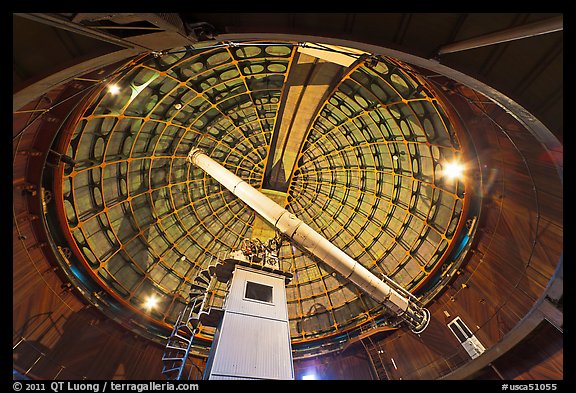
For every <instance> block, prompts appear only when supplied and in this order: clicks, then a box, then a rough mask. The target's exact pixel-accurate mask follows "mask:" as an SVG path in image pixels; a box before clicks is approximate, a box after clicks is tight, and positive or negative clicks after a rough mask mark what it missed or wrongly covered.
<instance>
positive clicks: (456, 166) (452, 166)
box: [443, 162, 464, 179]
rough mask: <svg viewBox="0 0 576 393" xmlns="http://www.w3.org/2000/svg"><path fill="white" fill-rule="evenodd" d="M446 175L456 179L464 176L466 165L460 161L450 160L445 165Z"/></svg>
mask: <svg viewBox="0 0 576 393" xmlns="http://www.w3.org/2000/svg"><path fill="white" fill-rule="evenodd" d="M443 172H444V176H446V177H447V178H449V179H455V178H459V177H461V176H462V173H463V172H464V166H463V165H462V164H460V163H458V162H449V163H447V164H445V165H444V171H443Z"/></svg>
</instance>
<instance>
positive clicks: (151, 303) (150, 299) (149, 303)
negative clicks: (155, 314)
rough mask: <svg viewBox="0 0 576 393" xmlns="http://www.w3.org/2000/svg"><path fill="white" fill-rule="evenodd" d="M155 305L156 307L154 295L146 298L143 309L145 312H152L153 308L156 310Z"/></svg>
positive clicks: (156, 300)
mask: <svg viewBox="0 0 576 393" xmlns="http://www.w3.org/2000/svg"><path fill="white" fill-rule="evenodd" d="M157 305H158V298H157V297H156V296H154V295H151V296H148V298H147V299H146V301H145V302H144V307H145V308H146V309H147V310H152V309H153V308H156V306H157Z"/></svg>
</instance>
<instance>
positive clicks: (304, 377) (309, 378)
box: [302, 374, 316, 380]
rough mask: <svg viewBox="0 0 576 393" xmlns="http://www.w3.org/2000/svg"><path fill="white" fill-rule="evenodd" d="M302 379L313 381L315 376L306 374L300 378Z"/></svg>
mask: <svg viewBox="0 0 576 393" xmlns="http://www.w3.org/2000/svg"><path fill="white" fill-rule="evenodd" d="M302 379H306V380H314V379H316V375H315V374H306V375H303V376H302Z"/></svg>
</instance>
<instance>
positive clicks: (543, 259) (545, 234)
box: [530, 218, 564, 277]
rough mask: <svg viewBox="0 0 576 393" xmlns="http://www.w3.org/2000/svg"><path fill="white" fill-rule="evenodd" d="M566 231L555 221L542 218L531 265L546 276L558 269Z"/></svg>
mask: <svg viewBox="0 0 576 393" xmlns="http://www.w3.org/2000/svg"><path fill="white" fill-rule="evenodd" d="M563 236H564V231H563V229H562V227H560V226H558V225H556V224H555V223H554V222H550V221H547V220H546V219H544V218H540V223H539V226H538V234H537V243H536V245H535V247H534V255H533V256H532V260H531V261H530V266H532V267H533V268H534V269H537V270H538V271H539V272H541V273H542V274H544V275H545V276H549V277H551V276H552V275H553V274H554V272H555V271H556V267H557V265H558V261H559V260H560V256H561V255H562V253H563V247H564V239H563Z"/></svg>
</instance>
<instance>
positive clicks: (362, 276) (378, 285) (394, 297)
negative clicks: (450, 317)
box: [188, 148, 430, 333]
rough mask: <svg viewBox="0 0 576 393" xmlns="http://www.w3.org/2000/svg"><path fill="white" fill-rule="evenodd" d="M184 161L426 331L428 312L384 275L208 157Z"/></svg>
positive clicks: (196, 154) (198, 153) (194, 154)
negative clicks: (365, 265)
mask: <svg viewBox="0 0 576 393" xmlns="http://www.w3.org/2000/svg"><path fill="white" fill-rule="evenodd" d="M188 161H189V162H190V163H191V164H193V165H196V166H197V167H199V168H201V169H203V170H204V171H205V172H206V173H208V174H209V175H210V176H212V177H213V178H214V179H215V180H216V181H218V182H219V183H220V184H222V185H223V186H224V187H225V188H227V189H228V190H229V191H230V192H231V193H232V194H234V195H236V196H237V197H238V198H239V199H240V200H242V201H243V202H244V203H246V204H247V205H248V206H250V207H251V208H252V209H253V210H254V211H255V212H256V213H258V214H259V215H260V216H262V218H264V219H265V220H266V221H268V222H269V223H270V224H271V225H273V226H274V227H275V228H276V229H277V230H278V231H279V232H280V233H282V234H283V235H285V236H287V237H288V238H290V239H291V240H292V241H293V242H294V243H295V244H297V245H298V246H300V247H301V248H303V249H305V250H307V251H308V252H310V253H311V254H313V255H315V256H316V257H317V258H318V259H319V260H321V261H323V262H324V263H326V264H327V265H328V266H330V267H331V268H332V269H334V270H336V271H337V272H338V273H340V274H341V275H342V276H343V277H345V278H347V279H348V280H350V281H351V282H353V283H354V284H355V285H356V286H357V287H358V288H360V289H361V290H362V291H364V292H366V293H367V294H368V295H369V296H370V297H372V298H373V299H374V300H376V301H377V302H379V303H381V304H382V305H384V306H385V307H386V308H388V309H389V310H390V311H392V312H394V313H395V314H396V315H398V316H400V317H401V318H402V319H404V321H406V322H407V323H408V325H409V326H410V328H411V330H412V331H413V332H414V333H421V332H422V331H424V329H426V327H427V326H428V323H429V322H430V312H429V311H428V310H427V309H426V308H423V307H421V306H420V305H418V303H417V299H416V298H415V297H414V296H413V295H412V294H410V293H409V292H408V291H406V290H405V289H404V288H402V287H401V286H400V285H398V284H397V283H395V282H394V281H393V280H392V279H390V278H388V277H386V276H383V278H382V279H380V278H378V277H377V276H375V275H374V274H372V273H371V272H370V271H369V270H368V269H366V268H365V267H364V266H363V265H362V264H360V263H359V262H357V261H355V260H354V259H353V258H351V257H350V256H348V255H347V254H346V253H345V252H344V251H342V250H340V249H339V248H338V247H336V246H335V245H333V244H332V243H331V242H330V241H328V240H327V239H326V238H324V237H323V236H322V235H320V234H319V233H318V232H316V231H315V230H314V229H312V228H311V227H309V226H308V225H307V224H306V223H304V222H303V221H302V220H300V219H299V218H298V217H296V216H295V215H294V214H292V213H290V212H289V211H288V210H286V209H284V208H283V207H281V206H280V205H278V204H277V203H276V202H274V201H272V200H271V199H269V198H268V197H266V196H265V195H264V194H262V193H261V192H259V191H258V190H256V189H255V188H254V187H252V186H250V185H249V184H248V183H246V182H245V181H244V180H242V179H241V178H239V177H238V176H236V175H235V174H233V173H232V172H230V171H229V170H228V169H226V168H224V167H223V166H222V165H220V164H219V163H217V162H216V161H214V160H213V159H212V158H210V157H208V156H207V155H206V154H205V153H204V152H203V151H202V150H200V149H199V148H192V150H190V153H188Z"/></svg>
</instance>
